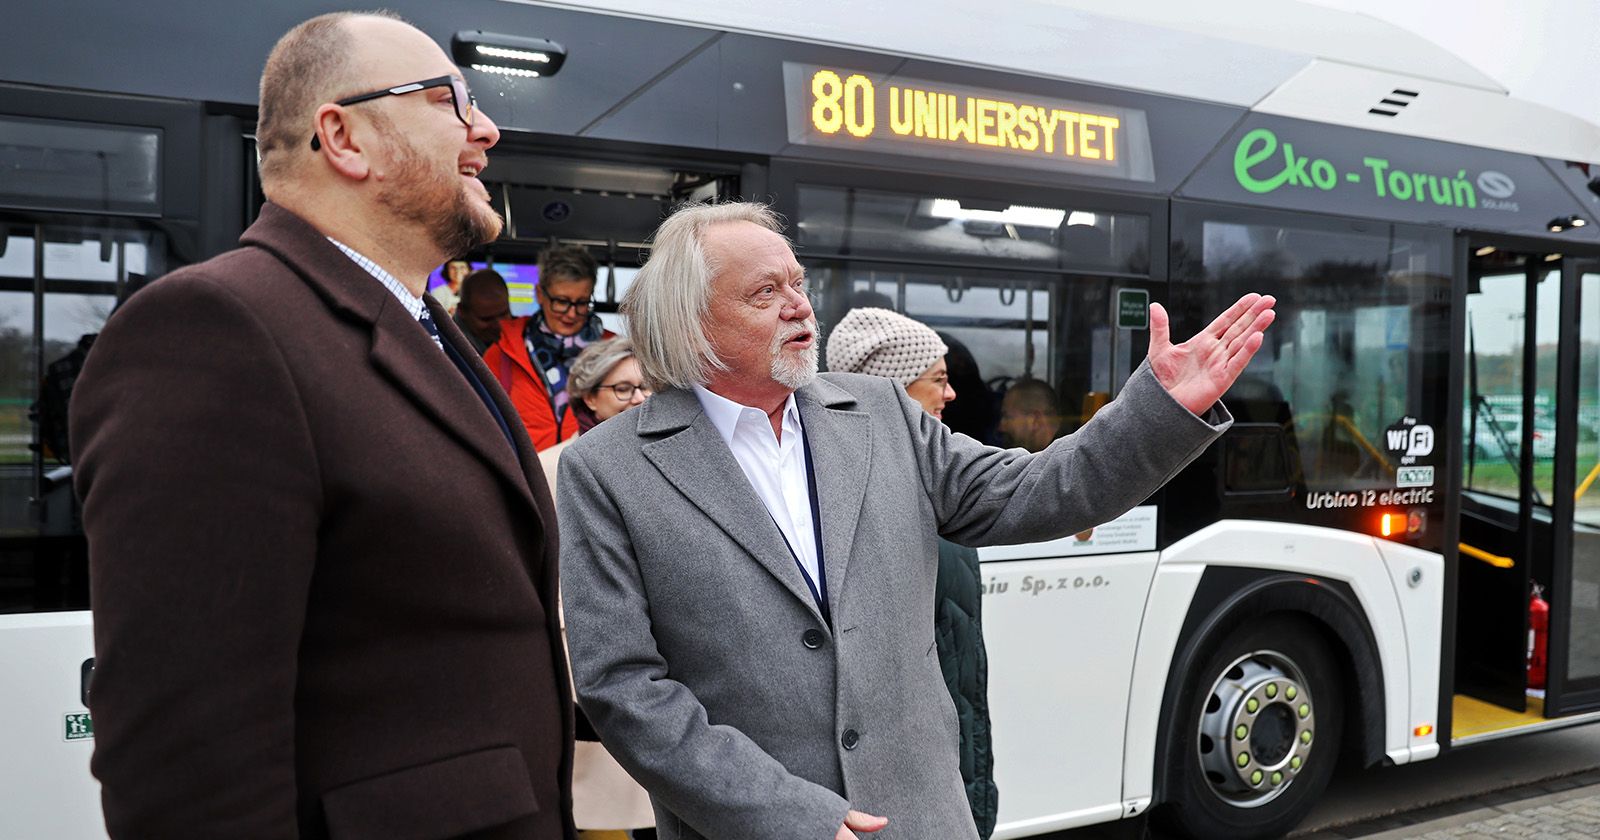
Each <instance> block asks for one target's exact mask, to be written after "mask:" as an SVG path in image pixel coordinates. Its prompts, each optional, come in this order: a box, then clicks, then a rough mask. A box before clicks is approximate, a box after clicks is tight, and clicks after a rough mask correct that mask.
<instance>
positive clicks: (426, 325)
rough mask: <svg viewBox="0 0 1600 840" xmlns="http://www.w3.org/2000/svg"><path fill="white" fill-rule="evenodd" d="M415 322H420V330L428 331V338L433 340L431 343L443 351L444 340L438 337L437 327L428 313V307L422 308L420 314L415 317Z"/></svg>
mask: <svg viewBox="0 0 1600 840" xmlns="http://www.w3.org/2000/svg"><path fill="white" fill-rule="evenodd" d="M417 320H418V321H419V322H421V324H422V328H423V329H425V330H427V331H428V337H429V338H432V339H433V343H434V344H437V345H439V349H440V350H443V349H444V339H442V338H440V337H439V327H438V325H437V324H435V323H433V315H432V314H431V313H429V312H428V307H426V306H424V307H422V314H421V315H419V316H417Z"/></svg>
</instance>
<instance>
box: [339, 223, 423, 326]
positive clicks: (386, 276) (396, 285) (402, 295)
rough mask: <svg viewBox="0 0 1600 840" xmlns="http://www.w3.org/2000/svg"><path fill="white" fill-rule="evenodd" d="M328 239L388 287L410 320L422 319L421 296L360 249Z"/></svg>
mask: <svg viewBox="0 0 1600 840" xmlns="http://www.w3.org/2000/svg"><path fill="white" fill-rule="evenodd" d="M328 241H329V242H332V243H333V245H334V247H336V248H338V249H339V250H341V251H343V252H344V255H345V256H347V257H349V258H350V259H351V260H353V261H355V264H356V265H359V266H361V267H362V268H363V269H366V272H367V273H368V274H370V275H372V276H373V277H375V278H377V280H378V282H379V283H382V284H383V287H384V288H386V289H388V290H389V291H390V293H392V294H393V295H394V296H395V299H397V300H399V301H400V305H401V306H404V307H405V308H406V311H407V312H409V313H411V320H413V321H420V320H422V310H423V309H424V308H425V304H423V302H422V298H421V297H419V296H417V295H414V294H412V293H411V290H410V289H408V288H406V285H405V284H404V283H401V282H400V281H399V280H398V279H396V278H395V276H394V275H393V274H390V273H389V272H387V271H384V270H383V266H380V265H378V264H377V263H375V262H373V261H372V260H370V259H368V258H367V257H365V256H363V255H362V253H361V252H360V251H357V250H356V249H354V248H352V247H350V246H349V245H346V244H344V243H343V242H340V241H339V240H337V239H334V238H333V237H331V236H330V237H328Z"/></svg>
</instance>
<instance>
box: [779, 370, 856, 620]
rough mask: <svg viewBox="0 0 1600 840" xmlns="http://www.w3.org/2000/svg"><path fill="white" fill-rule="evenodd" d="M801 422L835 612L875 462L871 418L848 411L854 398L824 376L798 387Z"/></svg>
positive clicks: (835, 613) (831, 607)
mask: <svg viewBox="0 0 1600 840" xmlns="http://www.w3.org/2000/svg"><path fill="white" fill-rule="evenodd" d="M795 402H796V404H797V405H798V406H799V407H800V422H801V423H802V424H804V426H805V430H806V442H807V443H808V444H809V445H810V446H811V460H812V465H813V466H814V468H815V472H816V482H817V506H818V507H819V508H820V511H819V513H820V514H821V516H822V563H823V570H824V571H825V573H826V574H827V578H828V610H829V612H830V613H831V614H832V615H833V616H835V617H836V618H837V616H838V615H839V605H840V601H841V600H842V595H843V593H844V582H845V568H846V566H847V565H848V563H849V560H850V551H851V549H852V547H853V543H854V538H855V533H856V523H857V522H858V521H859V520H860V519H861V505H862V503H863V501H864V500H865V498H866V494H867V482H866V477H865V475H864V474H863V473H864V471H865V470H867V469H868V468H869V467H870V465H871V462H872V418H871V417H870V416H869V415H867V414H866V413H865V412H860V411H846V410H844V409H845V408H846V407H849V406H854V405H855V402H856V399H855V397H854V396H852V395H851V394H850V392H848V391H846V390H844V389H843V388H840V387H838V386H836V385H833V384H831V383H829V382H827V381H826V380H822V379H816V380H812V383H811V384H810V385H807V386H805V387H804V388H801V389H800V390H799V391H796V392H795Z"/></svg>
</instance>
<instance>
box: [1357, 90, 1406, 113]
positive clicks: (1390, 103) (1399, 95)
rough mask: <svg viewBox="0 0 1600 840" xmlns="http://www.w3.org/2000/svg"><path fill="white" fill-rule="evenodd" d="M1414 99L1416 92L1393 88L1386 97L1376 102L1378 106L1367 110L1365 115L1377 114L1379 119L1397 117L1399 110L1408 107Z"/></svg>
mask: <svg viewBox="0 0 1600 840" xmlns="http://www.w3.org/2000/svg"><path fill="white" fill-rule="evenodd" d="M1416 98H1417V92H1416V91H1414V90H1403V89H1401V88H1395V89H1394V90H1392V91H1390V92H1389V95H1388V96H1385V97H1384V98H1382V99H1380V100H1378V104H1377V105H1376V106H1375V107H1372V108H1368V109H1367V113H1369V114H1377V115H1378V116H1380V117H1397V116H1399V115H1400V111H1401V109H1403V108H1405V107H1406V106H1407V105H1410V104H1411V102H1412V100H1414V99H1416Z"/></svg>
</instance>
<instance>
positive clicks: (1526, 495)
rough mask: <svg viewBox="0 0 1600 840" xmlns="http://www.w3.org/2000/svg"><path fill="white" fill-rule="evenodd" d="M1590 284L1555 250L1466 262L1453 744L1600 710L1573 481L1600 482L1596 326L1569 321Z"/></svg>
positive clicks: (1595, 584)
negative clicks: (1599, 468) (1556, 657)
mask: <svg viewBox="0 0 1600 840" xmlns="http://www.w3.org/2000/svg"><path fill="white" fill-rule="evenodd" d="M1585 282H1587V283H1590V284H1596V283H1600V274H1597V273H1596V269H1595V268H1594V263H1592V262H1588V261H1578V260H1572V259H1567V260H1564V259H1563V257H1562V255H1561V254H1558V253H1540V252H1537V251H1525V250H1512V249H1505V248H1499V247H1495V246H1493V245H1488V244H1480V245H1478V246H1476V247H1475V248H1474V250H1473V252H1472V256H1471V258H1470V262H1469V271H1468V289H1467V296H1466V301H1465V304H1466V313H1465V314H1466V329H1465V337H1464V340H1465V348H1464V349H1465V365H1464V370H1463V377H1464V382H1463V388H1462V394H1463V405H1462V409H1463V410H1462V438H1461V441H1462V443H1461V453H1462V458H1461V464H1462V504H1461V529H1460V559H1459V574H1458V578H1457V580H1458V591H1457V601H1456V634H1457V635H1456V639H1457V642H1456V691H1457V692H1458V695H1465V697H1462V696H1458V697H1457V698H1456V702H1455V704H1454V705H1455V721H1454V726H1453V733H1452V734H1453V736H1454V739H1455V741H1456V742H1460V741H1461V740H1462V739H1472V738H1474V737H1489V736H1492V735H1493V734H1495V733H1498V732H1505V731H1509V730H1511V729H1516V728H1520V727H1522V726H1525V725H1531V724H1537V723H1538V722H1540V721H1542V720H1543V719H1544V718H1545V717H1547V716H1552V715H1554V714H1559V713H1562V712H1565V711H1572V710H1575V709H1577V708H1579V707H1580V706H1594V705H1600V620H1597V618H1600V604H1594V603H1593V602H1594V601H1595V600H1596V598H1597V597H1600V565H1597V561H1600V542H1597V541H1596V537H1597V535H1600V527H1597V526H1600V498H1590V497H1589V493H1588V491H1589V488H1588V487H1582V486H1580V483H1581V482H1582V480H1583V479H1584V478H1586V477H1588V475H1589V474H1590V473H1596V474H1597V475H1600V472H1596V470H1595V467H1594V465H1595V463H1596V461H1597V460H1600V457H1597V451H1600V447H1597V443H1596V430H1597V428H1600V417H1596V416H1595V415H1596V412H1597V410H1600V385H1597V383H1596V379H1597V377H1600V363H1597V360H1600V341H1597V340H1596V339H1590V340H1589V341H1588V343H1587V344H1582V343H1581V342H1580V336H1582V335H1591V334H1594V335H1600V324H1596V323H1595V322H1596V320H1600V315H1597V316H1595V317H1591V318H1587V319H1580V318H1579V317H1578V307H1579V305H1580V297H1581V295H1580V292H1581V287H1582V285H1583V283H1585ZM1583 305H1587V306H1589V307H1591V308H1594V307H1596V306H1597V305H1600V304H1597V302H1595V301H1594V299H1593V297H1591V298H1589V300H1588V301H1587V302H1586V303H1584V304H1583ZM1568 313H1570V314H1568ZM1580 350H1581V351H1582V352H1580ZM1585 375H1586V376H1587V377H1588V381H1589V385H1588V390H1587V391H1584V390H1583V385H1582V382H1583V379H1582V377H1583V376H1585ZM1585 406H1587V408H1585ZM1580 471H1581V473H1580ZM1589 483H1590V484H1591V485H1592V484H1593V483H1594V482H1593V481H1592V480H1591V481H1590V482H1589ZM1575 503H1576V504H1575ZM1579 509H1581V510H1582V511H1584V512H1583V513H1582V514H1581V515H1579V516H1578V518H1576V519H1575V518H1574V514H1575V511H1576V510H1579ZM1586 523H1587V524H1586ZM1581 558H1595V560H1590V561H1585V560H1583V559H1581ZM1536 595H1537V597H1538V598H1540V599H1542V600H1543V602H1544V604H1547V605H1551V606H1552V607H1553V609H1552V610H1551V613H1550V619H1549V620H1548V631H1547V630H1546V629H1545V627H1544V626H1543V625H1545V624H1546V623H1547V622H1546V619H1545V618H1544V613H1543V609H1544V605H1540V607H1539V608H1538V609H1534V608H1533V606H1532V604H1533V601H1534V599H1535V596H1536ZM1555 605H1559V606H1555ZM1552 653H1556V654H1560V655H1561V657H1562V662H1561V665H1560V666H1555V667H1552V666H1553V663H1552V662H1551V661H1550V655H1551V654H1552ZM1552 689H1553V691H1552ZM1547 701H1548V702H1547Z"/></svg>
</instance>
